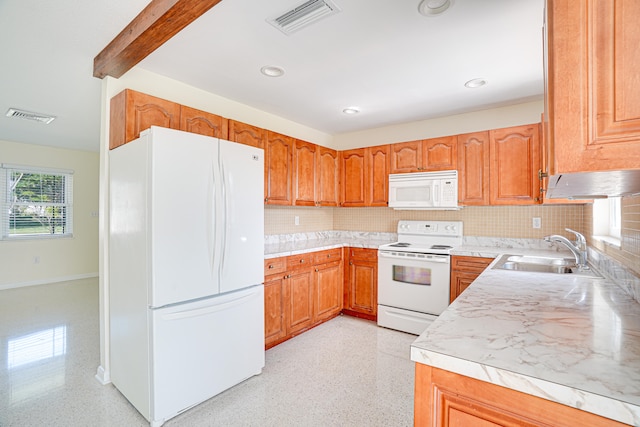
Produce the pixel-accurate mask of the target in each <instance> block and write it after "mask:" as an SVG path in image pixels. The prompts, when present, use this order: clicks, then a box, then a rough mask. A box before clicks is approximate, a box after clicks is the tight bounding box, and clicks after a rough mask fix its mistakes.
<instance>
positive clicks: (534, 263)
mask: <svg viewBox="0 0 640 427" xmlns="http://www.w3.org/2000/svg"><path fill="white" fill-rule="evenodd" d="M493 268H494V269H499V270H514V271H526V272H530V273H555V274H574V275H580V276H590V277H600V275H598V274H597V273H595V272H594V271H593V270H590V269H580V268H578V266H577V265H576V261H575V259H573V258H560V257H543V256H529V255H509V254H505V255H502V256H501V257H500V259H499V260H498V262H496V263H495V264H494V266H493Z"/></svg>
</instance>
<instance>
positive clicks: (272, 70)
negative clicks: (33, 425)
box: [260, 65, 284, 77]
mask: <svg viewBox="0 0 640 427" xmlns="http://www.w3.org/2000/svg"><path fill="white" fill-rule="evenodd" d="M260 72H261V73H262V74H264V75H265V76H268V77H280V76H282V75H283V74H284V69H283V68H281V67H276V66H275V65H265V66H264V67H262V68H260Z"/></svg>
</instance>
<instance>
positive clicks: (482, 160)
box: [457, 132, 490, 206]
mask: <svg viewBox="0 0 640 427" xmlns="http://www.w3.org/2000/svg"><path fill="white" fill-rule="evenodd" d="M457 139H458V199H459V200H458V202H459V204H460V205H466V206H471V205H476V206H478V205H481V206H482V205H488V204H489V165H490V162H489V132H474V133H467V134H464V135H458V137H457Z"/></svg>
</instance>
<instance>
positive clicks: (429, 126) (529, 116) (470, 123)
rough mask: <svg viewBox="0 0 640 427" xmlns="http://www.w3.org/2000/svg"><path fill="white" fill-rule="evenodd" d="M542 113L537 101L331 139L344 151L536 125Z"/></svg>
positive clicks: (539, 102) (541, 102) (541, 105)
mask: <svg viewBox="0 0 640 427" xmlns="http://www.w3.org/2000/svg"><path fill="white" fill-rule="evenodd" d="M543 111H544V102H543V99H540V100H538V101H533V102H527V103H522V104H516V105H511V106H508V107H500V108H490V109H486V110H481V111H475V112H472V113H465V114H457V115H455V116H447V117H439V118H436V119H429V120H421V121H417V122H411V123H404V124H400V125H393V126H385V127H381V128H375V129H368V130H364V131H360V132H350V133H343V134H340V135H335V136H334V138H333V146H334V147H339V149H340V150H347V149H351V148H361V147H367V146H373V145H383V144H393V143H396V142H404V141H413V140H416V139H427V138H435V137H439V136H448V135H458V134H462V133H470V132H478V131H483V130H488V129H498V128H503V127H510V126H517V125H525V124H529V123H538V122H539V121H540V115H541V114H542V112H543Z"/></svg>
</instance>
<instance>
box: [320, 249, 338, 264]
mask: <svg viewBox="0 0 640 427" xmlns="http://www.w3.org/2000/svg"><path fill="white" fill-rule="evenodd" d="M340 259H342V249H341V248H338V249H328V250H326V251H320V252H315V253H314V254H313V263H314V264H316V265H317V264H326V263H328V262H333V261H340Z"/></svg>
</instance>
